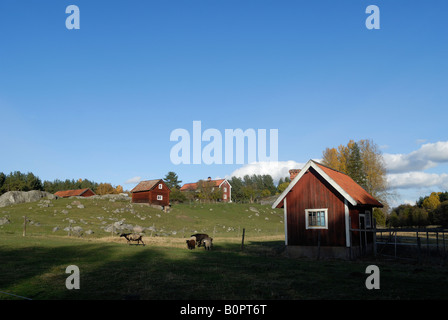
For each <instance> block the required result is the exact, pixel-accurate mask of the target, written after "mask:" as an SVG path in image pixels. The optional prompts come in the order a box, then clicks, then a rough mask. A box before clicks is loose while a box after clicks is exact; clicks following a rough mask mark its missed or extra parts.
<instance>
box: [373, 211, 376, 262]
mask: <svg viewBox="0 0 448 320" xmlns="http://www.w3.org/2000/svg"><path fill="white" fill-rule="evenodd" d="M373 256H374V257H376V218H373Z"/></svg>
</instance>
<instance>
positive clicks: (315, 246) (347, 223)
mask: <svg viewBox="0 0 448 320" xmlns="http://www.w3.org/2000/svg"><path fill="white" fill-rule="evenodd" d="M290 173H291V175H294V174H295V177H294V178H293V179H292V181H291V183H290V184H289V186H288V187H287V188H286V189H285V191H284V192H283V193H282V194H281V195H280V196H279V197H278V199H277V200H276V201H275V202H274V204H273V205H272V207H273V208H283V209H284V221H285V245H286V248H287V252H288V254H290V255H292V256H307V257H316V256H317V255H319V256H321V257H334V258H344V259H350V258H353V257H355V256H356V255H358V254H360V253H368V252H370V251H371V250H372V248H373V233H372V232H365V231H364V232H359V231H351V230H350V228H351V229H370V228H373V220H372V211H373V208H374V207H382V206H383V205H382V204H381V203H380V202H379V201H378V200H376V199H375V198H373V197H372V196H371V195H370V194H369V193H367V191H365V190H364V189H363V188H362V187H361V186H360V185H359V184H357V183H356V182H355V181H354V180H353V179H352V178H350V177H349V176H348V175H346V174H344V173H342V172H339V171H336V170H334V169H331V168H329V167H326V166H324V165H322V164H320V163H318V162H316V161H313V160H310V161H308V162H307V163H306V164H305V166H304V167H303V168H302V169H301V170H300V171H299V170H294V171H290Z"/></svg>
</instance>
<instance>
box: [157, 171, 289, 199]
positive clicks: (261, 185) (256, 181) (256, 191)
mask: <svg viewBox="0 0 448 320" xmlns="http://www.w3.org/2000/svg"><path fill="white" fill-rule="evenodd" d="M285 180H287V181H290V180H289V177H288V178H285V179H280V181H279V183H278V184H277V185H276V184H275V183H274V179H273V178H272V176H271V175H267V174H265V175H257V174H253V175H245V176H244V177H242V178H241V177H232V178H230V179H228V181H229V183H230V185H231V186H232V201H233V202H245V203H254V202H257V201H259V200H260V199H262V198H266V197H269V196H272V195H276V194H279V193H281V192H283V190H284V189H285V188H286V187H285V186H284V181H285ZM164 181H165V183H166V184H167V186H168V187H169V188H170V189H171V193H170V200H171V201H173V202H186V201H193V200H201V201H206V202H215V201H219V200H220V199H222V191H221V190H220V189H219V188H215V187H214V186H213V185H211V184H210V183H208V181H207V180H199V181H198V182H197V184H198V188H197V190H196V191H195V192H194V193H192V192H181V191H180V188H181V183H182V181H180V180H179V177H178V175H177V174H176V173H175V172H172V171H170V172H168V174H167V175H166V176H165V178H164ZM282 184H283V185H282ZM288 184H289V182H288ZM281 185H282V186H281ZM280 186H281V187H280ZM286 186H287V185H286ZM279 187H280V188H279ZM282 188H283V189H282Z"/></svg>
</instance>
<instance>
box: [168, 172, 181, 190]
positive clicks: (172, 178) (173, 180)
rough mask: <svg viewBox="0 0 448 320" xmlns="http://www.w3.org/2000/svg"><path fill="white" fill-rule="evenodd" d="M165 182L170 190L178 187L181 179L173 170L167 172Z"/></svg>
mask: <svg viewBox="0 0 448 320" xmlns="http://www.w3.org/2000/svg"><path fill="white" fill-rule="evenodd" d="M164 180H165V183H166V185H167V186H168V188H170V189H171V190H173V189H180V184H181V183H182V181H180V180H179V177H178V176H177V174H176V173H175V172H173V171H170V172H168V173H167V174H166V175H165V179H164Z"/></svg>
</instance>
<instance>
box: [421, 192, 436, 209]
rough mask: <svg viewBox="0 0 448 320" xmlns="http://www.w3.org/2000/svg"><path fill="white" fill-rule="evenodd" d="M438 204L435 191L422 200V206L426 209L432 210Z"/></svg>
mask: <svg viewBox="0 0 448 320" xmlns="http://www.w3.org/2000/svg"><path fill="white" fill-rule="evenodd" d="M439 205H440V199H439V195H438V194H437V193H436V192H432V193H431V194H430V195H429V197H427V198H426V199H425V200H423V203H422V206H423V208H425V209H428V210H431V211H432V210H434V209H436V208H437V207H438V206H439Z"/></svg>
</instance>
